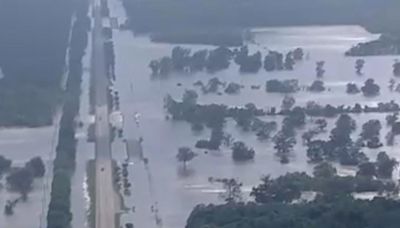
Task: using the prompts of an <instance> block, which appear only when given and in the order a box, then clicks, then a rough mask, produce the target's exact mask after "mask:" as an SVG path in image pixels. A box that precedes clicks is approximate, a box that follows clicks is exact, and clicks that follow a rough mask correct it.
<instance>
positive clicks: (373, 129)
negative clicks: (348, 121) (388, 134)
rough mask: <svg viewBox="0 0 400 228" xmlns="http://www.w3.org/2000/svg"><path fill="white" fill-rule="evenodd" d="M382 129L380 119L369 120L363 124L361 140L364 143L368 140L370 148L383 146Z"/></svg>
mask: <svg viewBox="0 0 400 228" xmlns="http://www.w3.org/2000/svg"><path fill="white" fill-rule="evenodd" d="M381 129H382V125H381V122H380V121H379V120H369V121H368V122H366V123H364V124H363V126H362V132H361V134H360V140H361V141H362V142H363V143H364V142H366V143H367V146H368V147H369V148H379V147H381V146H383V144H382V143H381V142H380V131H381Z"/></svg>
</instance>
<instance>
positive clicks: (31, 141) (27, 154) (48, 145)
mask: <svg viewBox="0 0 400 228" xmlns="http://www.w3.org/2000/svg"><path fill="white" fill-rule="evenodd" d="M89 42H90V39H89ZM86 53H89V54H87V55H86V56H85V57H84V60H83V65H84V73H83V76H82V94H81V109H80V115H79V118H78V120H80V121H81V122H82V123H83V127H82V128H81V129H78V130H77V134H76V137H77V138H78V146H77V155H76V170H75V174H74V176H73V177H72V180H71V184H72V186H71V210H72V212H73V220H72V227H79V228H83V227H87V222H86V220H87V216H86V212H87V207H88V198H87V194H86V189H85V183H86V182H85V178H86V168H85V167H86V162H87V161H88V160H89V159H92V158H93V157H94V145H93V144H91V143H87V142H86V129H87V126H88V124H89V123H90V121H91V120H90V116H89V114H88V113H89V77H90V72H89V66H90V44H89V45H88V49H87V50H86ZM0 76H1V70H0ZM60 115H61V112H57V113H56V116H55V118H54V125H52V126H48V127H40V128H1V129H0V155H3V156H4V157H6V158H8V159H11V160H12V166H13V167H22V166H24V164H25V162H27V161H28V160H29V159H31V158H33V157H35V156H40V157H41V158H42V159H43V161H44V162H45V165H46V174H45V176H44V177H43V178H39V179H36V180H35V181H34V184H33V190H32V191H31V192H30V193H29V195H28V200H27V201H26V202H21V203H18V204H17V206H16V207H15V208H14V215H12V216H6V215H4V213H3V209H4V206H5V204H6V201H7V200H14V199H17V198H18V197H19V194H17V193H13V192H9V191H7V190H6V188H5V184H6V183H5V176H3V177H2V178H1V177H0V179H1V181H0V227H2V228H3V227H5V228H11V227H15V228H32V227H39V228H44V227H46V216H47V210H48V204H49V201H50V192H51V182H52V178H53V173H52V169H53V161H54V157H55V148H56V145H57V138H58V128H59V119H60Z"/></svg>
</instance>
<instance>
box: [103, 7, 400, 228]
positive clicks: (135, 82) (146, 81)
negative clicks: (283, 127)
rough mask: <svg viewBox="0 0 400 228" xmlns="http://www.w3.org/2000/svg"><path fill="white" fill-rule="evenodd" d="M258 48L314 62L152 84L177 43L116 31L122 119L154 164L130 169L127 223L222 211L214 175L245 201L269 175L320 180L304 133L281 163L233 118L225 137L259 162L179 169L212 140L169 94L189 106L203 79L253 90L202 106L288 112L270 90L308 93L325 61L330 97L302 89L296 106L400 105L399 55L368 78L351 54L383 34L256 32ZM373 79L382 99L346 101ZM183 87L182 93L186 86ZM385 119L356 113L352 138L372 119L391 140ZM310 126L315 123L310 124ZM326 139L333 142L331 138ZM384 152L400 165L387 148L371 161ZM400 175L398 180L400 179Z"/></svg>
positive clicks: (211, 162) (176, 223)
mask: <svg viewBox="0 0 400 228" xmlns="http://www.w3.org/2000/svg"><path fill="white" fill-rule="evenodd" d="M110 8H111V11H112V14H113V15H116V16H117V17H118V19H119V21H124V20H125V18H124V17H125V14H124V12H123V10H122V8H121V6H120V5H119V2H118V1H111V3H110ZM253 33H254V34H255V44H249V49H250V52H253V51H262V52H263V54H265V53H266V52H267V51H268V50H267V49H269V50H277V51H280V52H283V51H288V50H293V49H294V48H297V47H301V48H304V50H305V51H306V53H308V54H309V59H308V60H304V61H303V62H301V63H299V64H296V66H295V70H294V71H291V72H287V71H283V72H271V73H267V72H265V71H264V70H263V69H262V70H260V72H259V73H257V74H241V73H239V70H238V66H236V65H235V64H231V67H230V68H229V69H227V70H224V71H221V72H218V73H216V74H207V73H196V74H194V75H170V76H169V77H168V78H166V79H162V80H160V79H152V78H151V76H150V74H151V71H150V69H149V68H148V64H149V62H150V61H151V60H153V59H158V58H160V57H163V56H167V55H170V53H171V50H172V48H173V47H175V46H176V45H169V44H155V43H152V42H150V41H149V38H147V37H145V36H138V37H135V36H134V35H133V34H132V33H131V32H129V31H116V32H114V37H113V40H114V44H115V52H116V75H117V81H116V84H115V85H114V89H115V90H117V91H119V94H120V95H119V96H120V102H121V111H122V113H123V115H124V117H125V118H124V135H125V138H127V139H135V138H136V139H138V138H139V137H143V139H144V141H143V153H144V156H145V157H146V158H148V160H149V163H148V166H144V165H143V164H142V163H141V162H139V160H135V162H134V164H133V165H132V166H130V177H131V181H132V183H133V187H132V188H133V193H132V196H131V197H129V198H127V204H128V206H129V207H132V206H134V209H135V213H133V215H132V216H133V217H130V216H131V215H126V220H130V221H133V222H134V224H135V226H138V227H156V224H155V222H154V220H155V217H154V213H153V212H154V211H153V206H154V205H155V206H157V207H158V209H159V210H158V211H157V212H158V214H159V216H160V217H161V219H162V222H163V227H167V228H176V227H184V225H185V223H186V218H187V216H188V215H189V213H190V211H191V210H192V208H193V207H194V206H195V205H196V204H198V203H219V202H221V201H220V200H219V198H218V193H219V192H220V191H221V189H220V186H218V185H215V184H210V183H209V182H208V178H209V177H229V178H231V177H234V178H238V179H239V180H240V181H242V182H243V184H244V187H243V191H244V195H245V196H247V195H248V192H249V191H250V190H251V188H252V186H254V185H256V184H257V183H258V182H259V179H260V177H261V176H262V175H271V176H278V175H282V174H285V173H286V172H293V171H306V172H311V171H312V168H313V166H312V165H310V164H309V163H308V162H307V157H306V152H305V148H304V146H303V145H302V143H301V138H300V136H301V134H302V132H303V131H304V129H303V130H299V131H297V137H298V139H297V145H296V146H295V149H294V152H293V157H291V162H290V163H289V164H287V165H282V164H280V163H279V160H278V159H277V158H276V157H275V155H274V153H275V150H274V149H273V144H272V143H271V142H269V141H267V142H260V141H258V140H257V138H256V136H255V135H254V134H252V133H246V132H242V131H241V130H240V129H238V127H236V125H235V123H234V121H233V120H228V121H227V123H226V125H225V128H224V131H225V132H228V133H230V134H232V136H233V137H234V138H235V139H238V140H242V141H244V142H246V143H247V144H248V145H249V146H251V147H253V148H254V149H255V151H256V155H255V159H254V161H252V162H247V163H243V164H236V163H234V162H233V161H232V158H231V151H230V149H229V148H222V149H221V150H220V151H215V152H211V153H208V154H204V153H203V151H201V150H197V151H196V152H198V153H199V156H198V157H196V158H195V159H194V160H193V161H192V162H190V164H189V166H188V167H189V172H187V173H185V175H183V173H182V170H181V165H180V164H179V163H178V162H177V161H176V158H175V155H176V153H177V149H178V148H179V147H181V146H189V147H192V148H193V147H194V144H195V142H196V141H197V140H199V139H204V138H208V137H209V134H210V132H209V131H208V130H205V131H204V132H203V133H202V134H195V133H193V132H192V131H191V129H190V125H189V124H187V123H184V122H174V121H170V120H166V119H165V115H166V113H165V110H163V98H164V97H165V96H166V95H167V94H170V95H172V97H174V98H175V99H178V100H179V99H180V98H181V96H182V94H183V92H184V91H185V89H196V88H195V87H194V86H193V83H194V82H196V81H198V80H202V81H203V82H207V81H208V80H209V79H210V78H212V77H218V78H219V79H220V80H221V81H225V82H228V83H229V82H237V83H240V84H242V85H244V89H242V90H241V92H240V94H238V95H228V94H222V95H217V94H207V95H204V94H202V93H201V91H200V90H197V92H198V94H199V99H198V102H199V103H202V104H211V103H218V104H226V105H230V106H243V105H245V104H247V103H249V102H252V103H254V104H256V106H257V107H260V108H266V107H271V106H276V107H279V106H280V104H281V102H282V99H283V97H284V95H282V94H273V93H266V92H265V82H266V81H267V80H269V79H298V80H299V82H300V84H301V85H310V84H311V82H312V81H314V80H315V79H316V76H315V63H316V61H319V60H323V61H326V65H325V70H326V74H325V76H324V78H323V80H324V82H325V86H326V87H327V88H329V91H326V92H322V93H318V94H316V93H311V92H307V91H300V92H298V93H296V94H294V97H295V99H296V104H297V105H305V104H306V103H307V102H308V101H316V102H318V103H320V104H332V105H342V104H345V105H354V104H355V103H360V104H362V105H365V104H368V105H370V104H376V103H378V102H381V101H384V102H387V101H390V100H395V101H397V102H400V98H399V96H398V94H397V93H393V92H390V91H389V89H388V82H389V80H390V79H391V78H393V77H392V64H393V61H394V59H395V58H396V56H384V57H367V58H364V59H365V61H366V64H365V68H364V70H363V71H364V72H365V74H364V75H363V76H359V75H357V74H356V73H355V70H354V64H355V61H356V58H350V57H345V56H344V52H345V51H346V50H347V49H349V48H350V47H351V46H352V45H355V44H357V43H358V42H364V41H369V40H372V39H376V38H377V37H378V35H375V34H370V33H368V32H367V31H365V30H364V29H363V28H361V27H358V26H330V27H294V28H289V27H288V28H257V29H254V30H253ZM182 46H183V47H186V48H190V49H192V50H193V51H194V50H198V49H203V48H210V49H211V48H213V47H210V46H203V45H182ZM368 78H374V79H375V81H376V82H377V83H378V84H379V85H380V87H381V94H380V96H378V97H374V98H366V97H364V96H362V94H357V95H348V94H346V92H345V90H346V84H347V83H348V82H355V83H357V84H359V85H362V84H363V83H364V81H365V80H366V79H368ZM178 83H181V84H182V86H179V87H178V86H177V84H178ZM251 85H260V86H261V89H260V90H252V89H250V86H251ZM136 112H137V113H140V124H139V125H137V124H136V122H135V118H134V115H135V113H136ZM385 115H386V114H368V115H367V114H360V115H353V118H354V119H356V121H357V126H358V130H357V132H355V133H354V134H353V136H354V138H357V137H358V135H359V133H360V132H359V131H360V129H361V125H362V124H363V123H364V122H366V121H368V120H370V119H379V120H381V123H382V125H383V126H384V127H383V130H382V131H381V137H382V142H385V139H384V136H385V135H386V133H387V131H388V129H387V128H386V127H385V122H384V121H385ZM266 119H274V120H276V121H277V122H278V123H279V124H280V122H281V119H282V117H266ZM327 120H328V129H331V128H332V126H333V124H334V122H335V121H336V119H335V118H333V119H327ZM308 121H309V119H308ZM318 137H322V138H327V137H329V130H328V132H327V133H325V134H321V135H320V136H318ZM117 148H120V149H117V150H114V151H113V153H114V157H115V159H116V160H117V161H119V162H122V161H123V160H124V159H125V158H126V155H125V153H124V152H122V150H123V146H117ZM379 151H386V152H387V153H388V154H389V155H390V156H394V157H396V158H397V159H400V154H398V153H397V152H396V151H395V150H394V149H393V147H390V148H387V147H382V148H380V149H377V150H365V153H366V154H367V155H368V156H370V158H371V160H374V159H375V158H376V154H377V153H378V152H379ZM354 172H355V170H354V169H351V168H348V167H341V169H340V173H342V174H354ZM397 176H398V175H397V173H396V175H395V177H397Z"/></svg>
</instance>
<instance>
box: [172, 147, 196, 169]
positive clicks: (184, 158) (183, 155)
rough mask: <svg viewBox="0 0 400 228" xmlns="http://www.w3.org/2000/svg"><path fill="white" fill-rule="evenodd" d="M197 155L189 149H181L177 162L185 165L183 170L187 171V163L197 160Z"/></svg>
mask: <svg viewBox="0 0 400 228" xmlns="http://www.w3.org/2000/svg"><path fill="white" fill-rule="evenodd" d="M196 156H197V154H196V153H195V152H193V151H192V149H190V148H189V147H180V148H179V149H178V154H177V155H176V160H178V161H179V162H182V163H183V168H184V169H186V163H187V162H189V161H191V160H192V159H193V158H195V157H196Z"/></svg>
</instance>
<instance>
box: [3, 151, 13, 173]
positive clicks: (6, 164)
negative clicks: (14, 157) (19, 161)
mask: <svg viewBox="0 0 400 228" xmlns="http://www.w3.org/2000/svg"><path fill="white" fill-rule="evenodd" d="M11 164H12V161H11V160H10V159H7V158H5V157H4V156H2V155H0V176H1V175H3V173H5V172H6V171H8V170H9V169H10V168H11Z"/></svg>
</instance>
